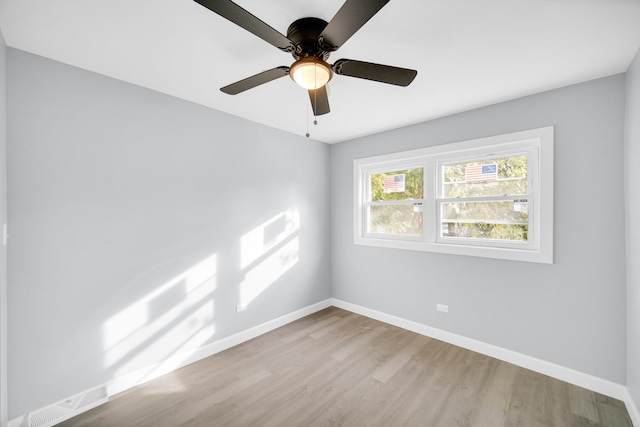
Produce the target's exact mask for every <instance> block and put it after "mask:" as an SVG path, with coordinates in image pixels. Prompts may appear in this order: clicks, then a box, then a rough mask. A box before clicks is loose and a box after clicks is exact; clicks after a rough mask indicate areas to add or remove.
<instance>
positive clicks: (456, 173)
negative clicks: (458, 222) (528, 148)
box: [442, 155, 528, 198]
mask: <svg viewBox="0 0 640 427" xmlns="http://www.w3.org/2000/svg"><path fill="white" fill-rule="evenodd" d="M442 174H443V180H442V182H443V184H442V197H443V198H456V197H485V196H504V195H520V194H527V191H528V189H527V156H526V155H518V156H510V157H500V158H497V159H488V160H482V161H475V162H464V163H455V164H450V165H444V166H443V167H442Z"/></svg>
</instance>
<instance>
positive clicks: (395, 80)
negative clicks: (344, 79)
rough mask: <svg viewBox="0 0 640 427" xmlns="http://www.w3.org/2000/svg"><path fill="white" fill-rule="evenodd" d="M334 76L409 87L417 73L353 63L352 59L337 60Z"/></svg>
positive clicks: (358, 62) (367, 63)
mask: <svg viewBox="0 0 640 427" xmlns="http://www.w3.org/2000/svg"><path fill="white" fill-rule="evenodd" d="M333 71H334V72H335V73H336V74H340V75H343V76H349V77H358V78H360V79H367V80H373V81H376V82H381V83H389V84H392V85H398V86H409V84H411V82H412V81H413V79H414V78H415V77H416V75H417V74H418V72H417V71H416V70H410V69H408V68H399V67H392V66H390V65H381V64H373V63H371V62H362V61H355V60H353V59H339V60H337V61H336V62H335V64H333Z"/></svg>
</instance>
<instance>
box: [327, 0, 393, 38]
mask: <svg viewBox="0 0 640 427" xmlns="http://www.w3.org/2000/svg"><path fill="white" fill-rule="evenodd" d="M387 3H389V0H347V1H346V2H345V3H344V4H343V5H342V7H341V8H340V10H339V11H338V13H336V15H335V16H334V17H333V18H332V19H331V21H330V22H329V24H328V25H327V26H326V27H325V29H324V30H323V31H322V33H321V34H320V38H321V39H322V40H323V42H324V44H325V45H328V46H327V47H330V48H331V50H337V49H338V48H339V47H340V46H342V45H343V44H344V43H345V42H346V41H347V40H349V38H350V37H351V36H352V35H354V34H355V32H356V31H358V30H359V29H360V28H361V27H362V26H363V25H364V24H366V23H367V21H368V20H369V19H371V18H372V17H373V15H375V14H376V13H378V11H379V10H380V9H382V8H383V7H384V5H385V4H387Z"/></svg>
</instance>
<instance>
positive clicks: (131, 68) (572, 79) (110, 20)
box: [0, 0, 640, 143]
mask: <svg viewBox="0 0 640 427" xmlns="http://www.w3.org/2000/svg"><path fill="white" fill-rule="evenodd" d="M237 3H238V4H239V5H240V6H242V7H244V8H245V9H247V10H248V11H250V12H251V13H253V14H254V15H256V16H257V17H259V18H260V19H262V20H263V21H265V22H266V23H268V24H269V25H271V26H272V27H274V28H275V29H276V30H278V31H280V32H281V33H283V34H286V31H287V28H288V26H289V24H290V23H291V22H293V21H294V20H296V19H298V18H301V17H305V16H315V17H318V18H322V19H324V20H326V21H329V20H331V18H332V17H333V15H334V14H335V13H336V12H337V11H338V9H339V8H340V6H341V5H342V4H343V3H344V1H343V0H237ZM0 28H1V29H2V32H3V34H4V37H5V40H6V42H7V44H8V45H9V46H11V47H14V48H17V49H22V50H25V51H28V52H32V53H35V54H38V55H42V56H45V57H48V58H52V59H55V60H57V61H61V62H64V63H67V64H71V65H74V66H77V67H81V68H84V69H87V70H91V71H95V72H97V73H101V74H104V75H107V76H111V77H114V78H117V79H120V80H124V81H127V82H131V83H134V84H137V85H140V86H144V87H148V88H151V89H154V90H157V91H160V92H164V93H167V94H170V95H173V96H176V97H179V98H183V99H186V100H189V101H193V102H196V103H199V104H202V105H206V106H209V107H212V108H215V109H217V110H221V111H225V112H228V113H231V114H234V115H237V116H240V117H244V118H246V119H249V120H253V121H255V122H259V123H263V124H265V125H268V126H272V127H275V128H279V129H283V130H285V131H288V132H292V133H295V134H299V135H304V134H305V133H306V130H307V123H309V122H311V121H312V120H313V117H311V118H310V119H309V116H308V115H309V114H311V113H310V105H309V98H308V95H307V93H306V91H305V90H304V89H302V88H300V87H298V86H297V85H295V84H294V83H293V82H292V81H291V80H290V79H289V78H287V77H284V78H281V79H279V80H276V81H273V82H270V83H268V84H265V85H262V86H260V87H257V88H255V89H252V90H250V91H247V92H244V93H241V94H239V95H236V96H230V95H226V94H223V93H222V92H220V90H219V88H220V87H222V86H226V85H227V84H229V83H233V82H235V81H237V80H240V79H242V78H245V77H248V76H251V75H253V74H256V73H258V72H261V71H263V70H267V69H270V68H273V67H276V66H280V65H286V66H288V65H290V64H291V63H292V62H293V58H292V57H291V56H290V55H289V54H286V53H283V52H281V51H279V50H278V49H276V48H275V47H273V46H271V45H269V44H268V43H266V42H264V41H263V40H261V39H259V38H257V37H256V36H254V35H252V34H250V33H248V32H246V31H245V30H243V29H241V28H240V27H238V26H236V25H235V24H232V23H230V22H228V21H226V20H224V19H223V18H221V17H220V16H218V15H216V14H214V13H213V12H211V11H209V10H208V9H205V8H204V7H202V6H200V5H199V4H197V3H195V2H194V1H192V0H102V1H98V0H0ZM639 46H640V0H392V1H390V2H389V4H387V5H386V6H385V7H384V8H383V9H382V10H381V11H380V12H379V13H378V14H377V15H376V16H374V17H373V18H372V19H371V20H370V21H369V22H368V23H367V24H366V25H365V26H364V27H363V28H362V29H361V30H360V31H358V32H357V33H356V34H355V35H354V36H353V37H352V38H351V39H350V40H349V41H348V42H347V43H346V44H345V45H344V46H343V47H342V48H340V50H339V51H337V52H335V53H334V54H332V56H331V58H330V60H329V62H330V63H333V62H335V60H337V59H340V58H349V59H358V60H362V61H367V62H377V63H382V64H387V65H395V66H399V67H404V68H413V69H416V70H418V76H417V77H416V79H415V80H414V82H413V83H412V84H411V85H410V86H409V87H406V88H402V87H397V86H392V85H386V84H381V83H376V82H371V81H367V80H361V79H355V78H350V77H346V76H335V77H334V79H333V80H332V81H331V82H330V84H329V86H330V87H329V90H330V92H329V93H330V104H331V113H329V114H327V115H325V116H320V117H319V118H318V121H319V124H318V126H313V124H311V125H310V132H311V137H312V138H313V139H316V140H319V141H324V142H328V143H333V142H338V141H344V140H347V139H352V138H355V137H358V136H363V135H367V134H372V133H376V132H380V131H383V130H387V129H393V128H397V127H400V126H404V125H407V124H411V123H417V122H421V121H425V120H429V119H433V118H436V117H441V116H445V115H448V114H452V113H456V112H460V111H464V110H468V109H472V108H476V107H480V106H483V105H488V104H493V103H496V102H499V101H504V100H508V99H513V98H517V97H520V96H523V95H528V94H532V93H536V92H540V91H544V90H548V89H552V88H556V87H561V86H565V85H569V84H572V83H578V82H582V81H586V80H591V79H594V78H598V77H603V76H607V75H611V74H615V73H620V72H624V71H625V70H626V69H627V67H628V65H629V64H630V62H631V60H632V59H633V56H634V54H635V53H636V51H637V50H638V47H639Z"/></svg>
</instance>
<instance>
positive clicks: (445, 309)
mask: <svg viewBox="0 0 640 427" xmlns="http://www.w3.org/2000/svg"><path fill="white" fill-rule="evenodd" d="M436 310H437V311H441V312H442V313H448V312H449V306H448V305H446V304H436Z"/></svg>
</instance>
